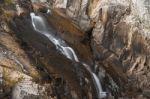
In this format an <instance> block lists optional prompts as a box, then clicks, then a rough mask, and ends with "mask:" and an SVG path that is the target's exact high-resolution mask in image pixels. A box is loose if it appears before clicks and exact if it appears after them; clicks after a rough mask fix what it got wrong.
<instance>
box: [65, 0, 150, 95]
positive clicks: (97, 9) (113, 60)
mask: <svg viewBox="0 0 150 99" xmlns="http://www.w3.org/2000/svg"><path fill="white" fill-rule="evenodd" d="M72 2H74V3H72ZM87 2H88V3H87ZM149 3H150V2H149V0H143V1H141V0H89V1H86V0H72V1H69V0H68V6H66V8H65V11H66V15H68V16H69V17H70V18H72V19H73V21H75V22H76V23H77V24H78V26H79V27H80V28H81V29H82V30H84V29H85V30H88V29H90V28H91V27H92V28H93V30H92V35H91V37H92V39H91V47H92V50H93V54H94V56H95V59H96V61H97V62H98V63H99V64H103V65H104V67H105V69H106V70H107V68H108V67H109V68H112V69H113V70H110V71H109V72H110V73H111V72H116V74H117V75H118V76H120V77H121V78H123V79H124V80H126V81H129V84H131V85H132V87H133V89H132V91H133V93H134V92H135V93H138V92H137V90H139V89H140V90H142V91H144V90H146V89H149V87H150V86H149V83H148V82H149V76H148V75H149V73H148V71H149V58H148V57H149V31H150V30H149V26H150V25H149V24H150V22H149V16H150V12H149V10H150V7H149ZM82 4H83V5H82ZM83 9H84V10H83ZM85 11H86V12H85ZM80 13H82V15H81V14H80ZM84 16H87V21H86V22H88V21H89V23H90V25H88V26H87V27H86V28H85V27H84V26H85V23H84V25H80V23H79V21H80V22H82V21H84V20H85V18H84V19H82V18H81V17H84ZM79 17H80V18H79ZM93 23H94V24H93ZM86 25H87V24H86ZM83 28H84V29H83ZM112 75H114V74H112ZM114 76H115V75H114ZM131 82H132V83H131ZM125 86H126V85H125ZM127 86H128V85H127ZM132 91H131V92H132Z"/></svg>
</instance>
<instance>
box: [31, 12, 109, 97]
mask: <svg viewBox="0 0 150 99" xmlns="http://www.w3.org/2000/svg"><path fill="white" fill-rule="evenodd" d="M30 16H31V20H32V25H33V28H34V30H35V31H37V32H39V33H41V34H43V35H45V36H46V37H47V38H48V39H49V40H50V41H51V42H52V43H53V44H54V45H55V46H56V48H57V50H59V51H60V52H61V53H62V54H63V55H65V56H66V57H67V58H68V59H71V60H72V61H75V62H79V59H78V57H77V55H76V53H75V52H74V50H73V49H72V48H71V47H69V46H68V45H67V44H66V43H65V41H63V40H62V39H60V38H58V37H56V36H54V35H53V33H52V32H51V31H50V28H49V27H47V25H46V22H45V20H44V19H43V17H42V16H37V15H35V13H30ZM83 65H84V66H85V67H86V69H87V70H88V71H89V72H90V74H91V75H92V77H93V79H94V82H95V87H96V89H97V93H98V98H104V97H106V92H103V90H102V86H101V83H100V81H99V79H98V77H97V76H96V74H95V73H94V72H92V71H91V70H90V69H89V68H88V67H87V65H85V64H83Z"/></svg>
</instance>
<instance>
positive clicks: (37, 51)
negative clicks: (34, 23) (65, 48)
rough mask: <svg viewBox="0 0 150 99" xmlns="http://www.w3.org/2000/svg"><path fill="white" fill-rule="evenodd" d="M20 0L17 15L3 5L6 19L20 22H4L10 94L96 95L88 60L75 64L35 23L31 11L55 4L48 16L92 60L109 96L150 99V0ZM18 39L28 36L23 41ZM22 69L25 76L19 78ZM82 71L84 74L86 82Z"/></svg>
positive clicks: (2, 48) (2, 50) (1, 64)
mask: <svg viewBox="0 0 150 99" xmlns="http://www.w3.org/2000/svg"><path fill="white" fill-rule="evenodd" d="M16 2H18V1H16ZM26 2H28V3H26ZM3 3H4V2H3ZM7 4H8V3H7ZM7 4H6V5H7ZM14 4H15V3H13V5H14ZM18 4H19V6H17V8H18V10H17V8H15V9H16V11H18V13H19V14H18V15H20V17H15V18H14V19H12V18H11V17H12V16H16V15H17V13H16V12H15V11H8V12H7V11H3V10H2V11H0V12H4V13H5V14H2V16H1V17H0V18H1V19H5V18H6V16H7V19H6V20H7V21H10V20H11V21H12V20H13V22H14V23H13V26H16V27H13V29H12V28H11V29H12V30H13V31H12V30H11V29H10V28H9V27H7V25H5V21H4V22H1V27H0V42H1V43H0V86H4V85H1V82H2V81H3V79H1V78H3V77H2V75H3V73H6V74H5V75H7V76H5V75H4V78H7V79H6V82H8V85H7V86H8V88H7V90H6V91H4V92H5V93H6V94H7V93H11V91H13V94H12V96H13V98H14V99H21V98H22V99H24V98H25V99H34V98H35V99H36V98H40V99H43V98H45V97H44V96H46V95H47V96H46V98H52V97H53V98H54V99H55V98H56V99H57V98H58V99H59V98H61V99H84V98H86V99H95V98H96V95H95V94H94V89H93V83H92V82H91V77H90V75H89V74H88V73H87V71H86V70H85V68H82V64H74V63H72V62H71V61H70V60H68V59H67V58H65V57H64V56H62V55H60V54H59V53H58V52H57V51H56V48H55V47H54V45H53V44H51V43H48V40H47V39H46V38H44V37H42V36H41V35H37V34H36V33H35V31H33V30H32V29H31V23H28V22H30V19H29V17H28V12H30V11H33V10H34V11H35V12H38V11H41V12H44V13H46V12H47V9H49V11H51V13H49V15H45V16H44V17H46V18H47V22H48V23H49V25H50V26H51V27H52V28H53V29H54V30H56V32H57V33H56V34H57V35H59V36H60V37H61V38H62V39H63V40H65V41H66V42H67V43H68V44H69V45H70V46H71V47H72V48H73V49H74V50H75V52H76V53H77V55H78V56H79V58H80V60H81V61H83V62H86V63H87V64H89V65H91V67H90V68H91V70H92V71H94V73H96V74H97V76H98V77H99V79H100V82H102V87H103V89H104V90H105V91H106V92H108V93H109V95H108V99H111V98H114V99H118V98H122V99H126V98H133V99H149V97H150V96H149V94H150V83H149V81H150V73H149V69H150V62H149V55H150V52H149V46H150V45H149V44H150V42H149V39H150V38H149V33H150V21H149V18H150V6H149V5H150V1H149V0H31V1H30V0H26V1H24V0H20V2H18ZM20 9H21V10H20ZM0 10H1V9H0ZM20 11H21V12H20ZM14 12H15V14H14ZM10 13H11V15H10ZM12 13H13V15H12ZM22 13H23V14H22ZM26 13H27V14H26ZM43 15H44V14H43ZM11 25H12V24H11ZM1 31H3V32H1ZM8 32H13V33H14V34H15V36H16V37H17V38H14V37H12V34H11V35H10V34H9V33H8ZM14 34H13V35H14ZM35 35H36V36H35ZM14 39H17V40H18V39H19V41H20V42H22V43H20V45H21V47H20V45H19V44H18V42H16V41H14ZM22 45H23V46H22ZM22 47H23V48H22ZM51 60H54V61H51ZM22 64H23V65H22ZM60 64H61V65H60ZM34 65H35V66H34ZM76 65H77V66H78V70H79V75H78V73H77V72H76V68H75V66H76ZM41 66H42V67H43V68H41ZM70 66H72V67H70ZM22 67H23V68H22ZM35 67H36V68H35ZM5 68H7V69H5ZM12 68H13V70H12ZM14 69H15V70H14ZM23 70H26V71H23ZM20 72H21V73H20ZM53 74H54V75H53ZM84 74H85V75H84ZM16 75H17V78H18V79H21V78H22V77H24V79H23V80H21V81H20V80H18V79H16V80H14V77H16ZM62 75H63V77H62ZM37 76H38V77H39V79H40V80H39V79H38V77H37ZM80 77H81V78H84V80H83V82H82V83H85V84H83V85H82V86H81V85H80V84H79V82H80ZM8 78H9V79H8ZM10 78H11V79H10ZM44 78H46V79H44ZM32 79H36V80H37V79H38V81H37V82H35V81H31V80H32ZM51 79H55V80H51ZM47 80H48V82H47ZM50 81H51V82H50ZM10 82H13V83H12V84H10ZM41 82H42V83H46V84H42V85H41V84H40V83H41ZM68 82H69V83H68ZM6 84H7V83H6ZM9 84H10V85H9ZM21 86H23V89H20V88H21ZM47 86H49V87H50V89H46V87H47ZM11 88H13V90H11ZM38 88H41V89H40V90H39V89H38ZM1 89H2V88H0V98H1V97H2V98H3V97H4V96H5V94H4V92H2V91H3V89H4V88H3V89H2V90H1ZM28 90H30V91H28ZM33 90H35V91H33ZM49 90H50V92H49ZM1 92H2V93H1ZM16 92H17V93H20V94H18V96H16ZM22 92H23V94H21V93H22ZM80 92H82V93H80ZM48 94H49V95H48ZM111 96H112V97H111Z"/></svg>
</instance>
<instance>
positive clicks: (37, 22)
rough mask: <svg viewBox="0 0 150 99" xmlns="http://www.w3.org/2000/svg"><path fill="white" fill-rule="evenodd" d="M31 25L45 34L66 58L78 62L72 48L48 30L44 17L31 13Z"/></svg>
mask: <svg viewBox="0 0 150 99" xmlns="http://www.w3.org/2000/svg"><path fill="white" fill-rule="evenodd" d="M30 15H31V19H32V25H33V27H34V29H35V31H37V32H39V33H41V34H43V35H45V36H46V37H48V39H49V40H50V41H51V42H52V43H53V44H55V46H56V48H57V49H58V50H59V51H60V52H61V53H62V54H63V55H65V56H66V57H67V58H69V59H71V60H74V61H76V62H79V60H78V58H77V56H76V54H75V52H74V50H73V49H72V48H71V47H69V46H68V45H67V44H66V43H65V42H64V41H63V40H61V39H60V38H56V37H54V36H53V35H52V33H51V32H50V31H49V30H48V27H47V26H46V24H45V21H44V19H43V18H42V17H41V16H36V15H35V14H34V13H31V14H30Z"/></svg>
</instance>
